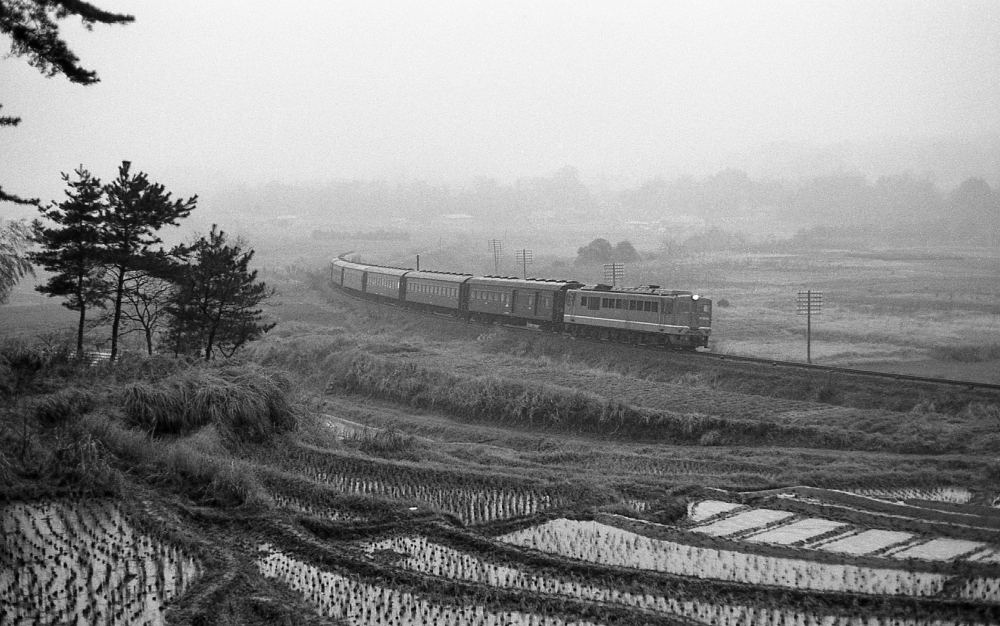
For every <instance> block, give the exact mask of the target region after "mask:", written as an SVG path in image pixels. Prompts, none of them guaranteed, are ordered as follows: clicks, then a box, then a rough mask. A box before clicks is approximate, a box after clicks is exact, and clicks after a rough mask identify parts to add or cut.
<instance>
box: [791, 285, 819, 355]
mask: <svg viewBox="0 0 1000 626" xmlns="http://www.w3.org/2000/svg"><path fill="white" fill-rule="evenodd" d="M796 302H797V304H798V308H797V313H798V314H799V315H805V316H806V363H812V362H813V361H812V316H813V315H814V314H815V315H819V314H820V313H822V312H823V292H822V291H812V290H808V291H800V292H799V297H798V300H797V301H796Z"/></svg>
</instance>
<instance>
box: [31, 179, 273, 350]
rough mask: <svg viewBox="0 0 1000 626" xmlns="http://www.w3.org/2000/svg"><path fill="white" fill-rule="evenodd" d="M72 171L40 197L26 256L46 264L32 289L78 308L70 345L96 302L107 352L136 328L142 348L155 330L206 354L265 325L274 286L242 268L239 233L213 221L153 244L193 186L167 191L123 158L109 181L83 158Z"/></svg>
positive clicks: (244, 257) (171, 342)
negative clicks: (184, 238) (57, 189)
mask: <svg viewBox="0 0 1000 626" xmlns="http://www.w3.org/2000/svg"><path fill="white" fill-rule="evenodd" d="M74 175H75V176H70V175H68V174H63V180H64V181H65V182H66V184H67V190H66V199H65V200H63V201H62V202H59V203H55V204H52V205H51V206H47V207H40V209H39V210H40V212H41V214H42V216H43V217H44V218H45V221H44V222H43V221H41V220H36V221H35V223H34V224H33V231H34V232H33V234H32V237H31V238H32V240H33V241H34V242H35V243H37V244H38V245H39V247H40V249H39V250H37V251H32V252H29V253H27V255H26V256H25V258H26V259H27V260H28V261H30V262H31V263H34V264H36V265H39V266H41V267H43V268H44V269H45V270H46V271H47V272H49V277H48V280H47V281H46V282H45V283H44V284H41V285H38V286H37V287H36V289H38V291H40V292H42V293H45V294H47V295H49V296H57V297H62V298H65V301H64V302H63V306H65V307H67V308H68V309H70V310H73V311H77V312H78V313H79V319H78V324H77V351H78V352H80V353H82V352H83V348H84V331H85V329H86V328H87V324H88V315H91V314H94V313H95V312H99V316H98V317H97V319H96V320H94V321H95V322H96V323H99V324H101V323H105V324H110V327H111V330H110V341H111V358H112V360H114V359H115V358H116V357H117V356H118V352H119V340H120V338H121V337H123V336H125V335H127V334H130V333H134V332H139V333H142V335H143V338H144V343H145V346H146V350H147V351H148V352H149V353H150V354H152V353H153V351H154V350H155V349H156V348H157V345H155V344H154V341H155V340H156V339H158V338H160V339H161V340H162V341H161V342H160V344H159V347H160V348H161V349H165V350H168V351H170V352H173V353H175V354H181V353H185V354H198V355H199V356H201V357H203V358H205V359H206V360H210V359H212V358H214V357H215V356H216V355H217V354H222V355H224V356H227V357H228V356H230V355H232V353H233V352H234V351H235V350H237V349H238V348H239V347H240V346H242V345H243V344H245V343H246V342H248V341H251V340H253V339H256V338H258V337H260V336H261V335H263V334H264V333H265V332H267V331H268V330H270V328H271V327H272V326H273V325H268V324H265V323H264V322H263V312H262V310H261V309H260V308H259V305H260V304H261V303H262V302H264V301H265V300H266V299H267V298H268V297H269V296H270V295H272V293H273V291H272V290H271V289H270V288H269V287H267V285H266V284H265V283H263V282H258V281H257V272H256V271H255V270H250V268H249V264H250V261H251V259H252V258H253V250H252V249H247V246H246V244H245V242H243V241H241V240H237V241H236V242H235V243H230V242H229V241H228V238H227V236H226V234H225V233H224V232H223V231H221V230H218V228H217V227H216V226H214V225H213V227H212V230H211V232H210V233H209V234H208V235H207V236H204V235H203V236H201V237H199V238H198V239H196V240H195V241H194V242H193V243H191V244H187V245H185V244H182V245H178V246H174V247H173V248H172V249H170V250H165V249H164V248H163V247H162V246H159V247H157V248H154V246H158V245H159V244H162V243H163V240H162V239H161V238H160V236H159V232H160V231H161V230H162V229H163V228H164V227H166V226H177V225H178V224H179V222H180V220H182V219H184V218H186V217H188V216H189V215H190V214H191V212H192V211H193V210H194V208H195V207H196V204H197V197H196V196H193V197H191V198H188V199H187V200H180V199H176V200H174V199H172V198H171V194H170V193H169V192H167V191H166V190H165V189H164V187H163V186H162V185H160V184H158V183H152V182H150V180H149V178H148V176H147V175H146V174H145V173H142V172H138V173H133V172H132V170H131V163H129V162H128V161H124V162H122V165H121V166H120V167H119V169H118V177H117V178H115V180H113V181H112V182H110V183H108V184H102V183H101V181H100V180H99V179H98V178H96V177H95V176H93V175H92V174H91V173H90V172H89V171H87V170H86V169H84V168H83V167H82V166H81V167H80V168H78V169H77V170H76V171H75V172H74ZM161 330H162V333H161ZM161 334H162V337H160V335H161Z"/></svg>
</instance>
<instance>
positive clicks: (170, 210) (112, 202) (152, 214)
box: [102, 161, 198, 361]
mask: <svg viewBox="0 0 1000 626" xmlns="http://www.w3.org/2000/svg"><path fill="white" fill-rule="evenodd" d="M131 166H132V164H131V163H129V162H128V161H123V162H122V165H121V167H119V168H118V178H116V179H115V180H114V181H113V182H112V183H110V184H108V185H105V187H104V191H105V193H106V194H107V197H108V208H107V210H106V211H104V214H103V216H102V217H103V220H102V222H103V224H102V225H103V228H104V240H103V243H104V253H103V256H104V263H105V265H106V266H107V267H108V269H109V271H110V272H111V274H112V276H111V279H112V281H113V282H114V288H113V308H112V314H113V317H112V322H111V360H112V361H113V360H114V359H116V358H117V356H118V338H119V330H120V327H121V318H122V304H123V302H124V299H125V290H126V284H125V283H126V279H127V276H128V273H129V272H130V271H133V270H136V269H139V268H140V267H141V266H142V265H143V264H144V263H147V262H148V261H149V259H150V257H151V256H153V255H154V254H156V252H154V251H153V249H152V247H153V246H154V245H156V244H159V243H163V240H162V239H160V237H159V236H158V235H157V234H156V233H157V231H159V230H160V229H161V228H163V227H164V226H168V225H169V226H177V225H178V224H177V222H178V220H181V219H183V218H185V217H187V216H188V215H190V214H191V211H193V210H194V208H195V206H196V204H197V201H198V197H197V196H192V197H191V198H188V199H187V200H186V201H182V200H171V199H170V193H169V192H167V191H166V190H165V189H164V188H163V185H160V184H159V183H150V182H149V178H148V177H147V176H146V174H145V173H143V172H139V173H138V174H135V175H132V174H131V173H130V168H131Z"/></svg>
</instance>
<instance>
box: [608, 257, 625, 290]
mask: <svg viewBox="0 0 1000 626" xmlns="http://www.w3.org/2000/svg"><path fill="white" fill-rule="evenodd" d="M624 278H625V264H624V263H605V264H604V280H610V281H611V286H612V287H613V286H616V285H617V284H618V283H619V281H621V280H622V279H624Z"/></svg>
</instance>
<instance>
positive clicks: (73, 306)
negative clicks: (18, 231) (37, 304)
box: [30, 165, 110, 354]
mask: <svg viewBox="0 0 1000 626" xmlns="http://www.w3.org/2000/svg"><path fill="white" fill-rule="evenodd" d="M75 174H76V180H70V176H69V174H65V173H64V174H63V175H62V177H63V180H64V181H66V184H67V185H68V186H69V189H67V190H66V197H67V199H66V200H64V201H63V202H61V203H59V204H57V205H55V206H52V207H49V208H48V209H45V208H40V209H39V211H41V213H42V215H43V216H44V217H46V218H47V219H49V220H50V221H51V222H54V223H55V224H56V227H55V228H48V227H45V226H44V225H42V224H39V225H38V228H37V230H38V234H37V235H36V237H35V241H36V242H37V243H39V244H40V245H41V246H42V250H41V251H40V252H35V253H32V254H31V255H30V256H31V260H32V261H34V262H35V263H37V264H38V265H41V266H42V267H44V268H45V270H46V271H48V272H52V276H50V277H49V280H48V282H46V283H45V284H44V285H38V286H37V287H35V289H37V290H38V291H40V292H42V293H44V294H47V295H49V296H63V297H66V298H67V299H66V301H65V302H63V306H65V307H66V308H68V309H70V310H71V311H79V312H80V320H79V324H78V326H77V333H76V350H77V353H78V354H83V331H84V328H85V326H86V323H87V310H88V309H91V308H93V307H103V306H104V305H105V303H106V302H107V299H108V293H109V289H110V285H109V284H108V281H107V275H106V274H107V273H106V271H105V270H104V266H103V264H102V249H101V240H102V235H101V219H102V213H103V212H104V211H105V209H106V204H105V201H104V189H103V188H102V187H101V181H100V179H98V178H94V177H93V176H92V175H91V174H90V172H88V171H87V170H85V169H83V166H82V165H81V166H80V167H79V168H77V169H76V171H75Z"/></svg>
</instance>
